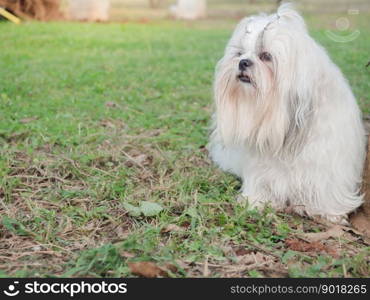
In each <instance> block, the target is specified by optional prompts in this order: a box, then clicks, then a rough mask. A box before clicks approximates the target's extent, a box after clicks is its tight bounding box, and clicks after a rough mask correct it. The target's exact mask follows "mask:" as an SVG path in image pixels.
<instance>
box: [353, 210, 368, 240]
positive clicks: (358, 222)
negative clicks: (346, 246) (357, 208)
mask: <svg viewBox="0 0 370 300" xmlns="http://www.w3.org/2000/svg"><path fill="white" fill-rule="evenodd" d="M351 223H352V226H353V227H354V228H356V229H357V230H358V231H359V232H360V233H361V234H362V235H365V236H366V237H367V238H370V220H369V217H368V216H366V214H365V213H364V212H362V211H361V212H359V213H358V214H356V215H354V216H352V217H351Z"/></svg>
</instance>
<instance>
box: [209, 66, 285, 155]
mask: <svg viewBox="0 0 370 300" xmlns="http://www.w3.org/2000/svg"><path fill="white" fill-rule="evenodd" d="M215 97H216V105H217V107H218V109H217V125H218V129H219V132H220V133H221V136H222V138H223V141H224V143H225V144H245V143H248V144H253V145H256V146H257V147H258V149H259V150H260V151H261V152H264V151H267V150H268V149H270V150H273V151H278V150H279V149H280V148H281V147H282V145H283V143H284V133H285V132H286V127H287V126H288V124H287V123H288V116H286V114H287V112H286V111H284V109H283V108H282V107H281V106H282V105H281V103H280V100H281V96H280V95H279V91H278V89H277V87H276V82H275V78H274V74H272V72H271V70H268V69H267V68H266V67H263V66H261V67H260V68H258V67H255V68H254V71H247V72H246V71H244V72H240V71H235V68H233V67H231V68H230V67H228V66H227V62H226V64H225V62H224V61H221V62H220V63H219V66H218V71H217V76H216V81H215Z"/></svg>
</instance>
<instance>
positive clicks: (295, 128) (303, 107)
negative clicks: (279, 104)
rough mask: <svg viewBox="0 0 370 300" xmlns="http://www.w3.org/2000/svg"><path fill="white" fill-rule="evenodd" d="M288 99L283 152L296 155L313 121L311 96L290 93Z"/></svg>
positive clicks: (294, 92) (295, 92)
mask: <svg viewBox="0 0 370 300" xmlns="http://www.w3.org/2000/svg"><path fill="white" fill-rule="evenodd" d="M287 97H288V98H289V99H288V107H287V108H288V118H289V126H288V130H287V131H286V134H285V137H284V146H283V147H284V150H285V151H288V152H289V153H291V154H297V153H298V152H299V151H300V150H301V149H302V147H303V145H304V143H305V140H306V139H307V137H308V135H309V133H310V130H311V127H312V119H313V113H314V111H313V101H312V95H309V94H304V93H298V92H297V91H290V93H289V94H288V95H287Z"/></svg>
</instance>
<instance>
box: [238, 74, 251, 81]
mask: <svg viewBox="0 0 370 300" xmlns="http://www.w3.org/2000/svg"><path fill="white" fill-rule="evenodd" d="M238 79H239V80H240V81H241V82H245V83H251V82H252V81H251V78H250V77H249V76H248V75H247V74H245V73H243V72H242V73H240V74H239V75H238Z"/></svg>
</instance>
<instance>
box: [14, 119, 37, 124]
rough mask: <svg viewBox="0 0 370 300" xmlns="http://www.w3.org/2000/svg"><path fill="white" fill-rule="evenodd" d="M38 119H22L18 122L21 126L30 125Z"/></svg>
mask: <svg viewBox="0 0 370 300" xmlns="http://www.w3.org/2000/svg"><path fill="white" fill-rule="evenodd" d="M37 119H38V118H37V117H29V118H24V119H21V120H19V122H21V123H22V124H26V123H30V122H32V121H36V120H37Z"/></svg>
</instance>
